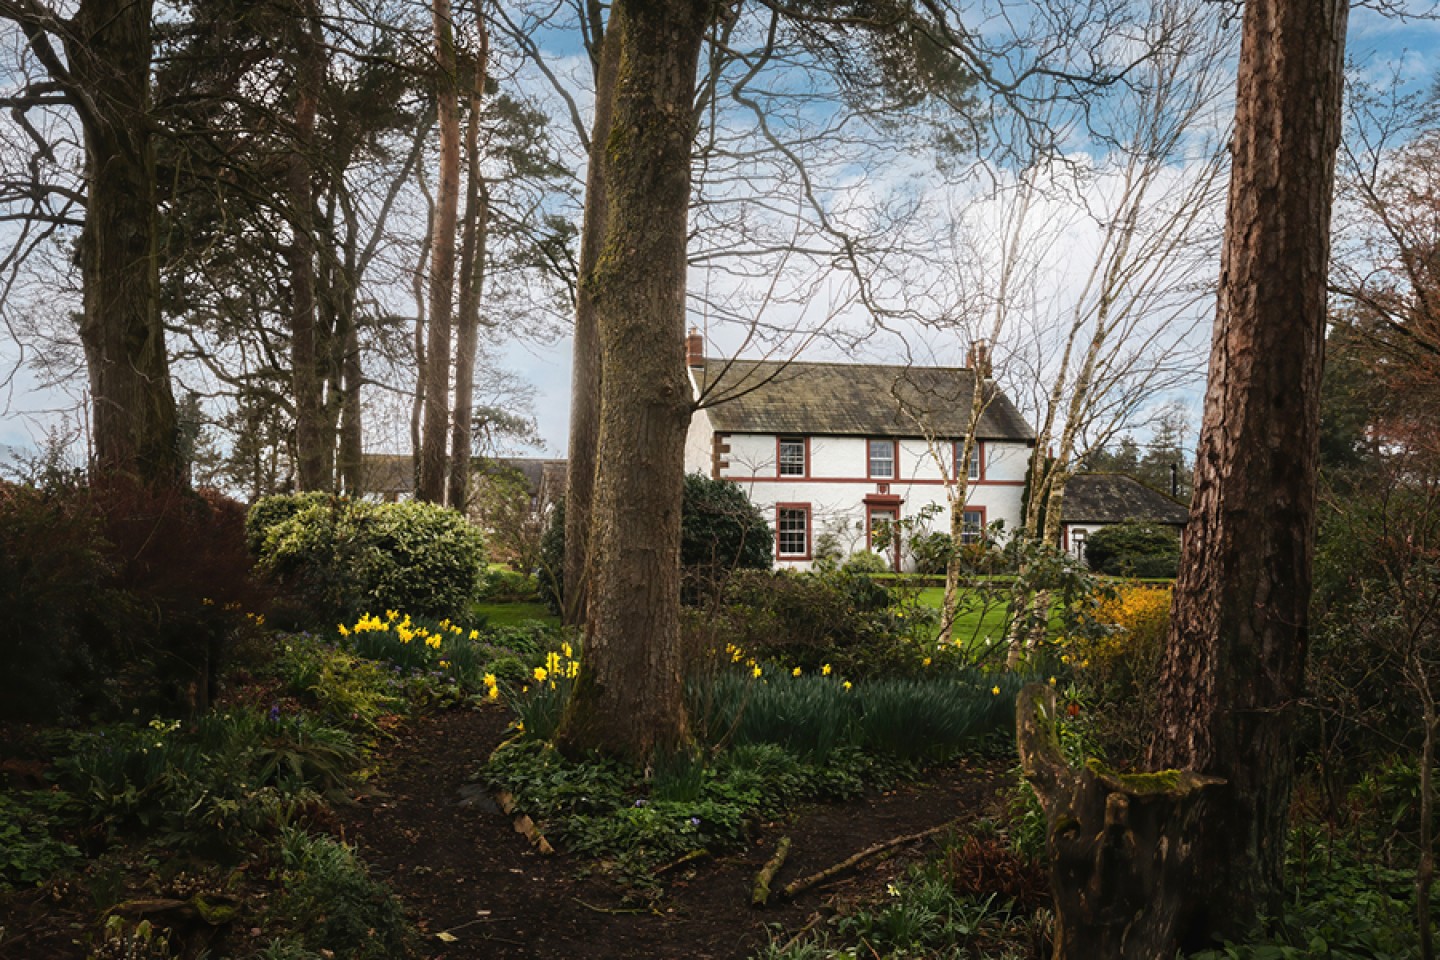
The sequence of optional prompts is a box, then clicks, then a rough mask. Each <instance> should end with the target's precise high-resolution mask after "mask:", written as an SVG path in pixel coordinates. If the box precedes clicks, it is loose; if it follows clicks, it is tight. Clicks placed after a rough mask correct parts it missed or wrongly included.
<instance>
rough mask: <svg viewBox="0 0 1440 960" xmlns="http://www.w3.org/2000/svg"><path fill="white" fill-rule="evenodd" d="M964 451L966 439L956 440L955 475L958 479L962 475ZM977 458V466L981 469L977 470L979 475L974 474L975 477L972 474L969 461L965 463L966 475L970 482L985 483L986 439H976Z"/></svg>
mask: <svg viewBox="0 0 1440 960" xmlns="http://www.w3.org/2000/svg"><path fill="white" fill-rule="evenodd" d="M964 453H965V441H964V440H956V441H955V477H956V479H959V477H960V458H961V456H963V455H964ZM975 460H976V462H977V466H978V467H979V469H978V471H977V474H978V475H977V476H973V477H972V476H970V464H969V463H966V464H965V477H966V479H967V481H968V482H970V483H984V482H985V441H984V440H976V441H975Z"/></svg>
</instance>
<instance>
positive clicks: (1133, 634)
mask: <svg viewBox="0 0 1440 960" xmlns="http://www.w3.org/2000/svg"><path fill="white" fill-rule="evenodd" d="M1170 595H1171V590H1170V588H1169V587H1157V586H1151V585H1148V584H1147V585H1141V584H1132V585H1127V586H1123V587H1120V588H1119V589H1118V590H1116V591H1115V592H1114V594H1113V595H1111V596H1109V597H1105V598H1103V599H1101V601H1100V602H1099V603H1098V604H1097V605H1096V607H1095V611H1094V613H1093V614H1092V615H1091V616H1092V619H1094V620H1095V621H1096V622H1097V623H1100V624H1102V625H1104V626H1107V627H1109V628H1111V629H1110V632H1109V633H1107V634H1105V635H1104V636H1102V637H1100V638H1098V639H1095V640H1090V641H1088V642H1085V643H1083V644H1082V645H1081V649H1080V651H1079V652H1080V653H1082V655H1083V656H1084V657H1088V658H1089V659H1090V660H1091V661H1093V662H1096V663H1097V664H1104V663H1107V662H1110V661H1114V660H1116V659H1117V658H1124V659H1126V660H1130V659H1133V658H1134V657H1136V656H1137V655H1139V656H1149V655H1151V654H1152V653H1153V652H1154V651H1156V650H1159V649H1160V644H1161V643H1162V642H1163V641H1164V639H1165V631H1166V630H1168V629H1169V628H1170Z"/></svg>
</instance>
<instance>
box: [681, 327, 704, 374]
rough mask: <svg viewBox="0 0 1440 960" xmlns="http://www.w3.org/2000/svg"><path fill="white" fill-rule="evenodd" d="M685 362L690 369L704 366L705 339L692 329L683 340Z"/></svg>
mask: <svg viewBox="0 0 1440 960" xmlns="http://www.w3.org/2000/svg"><path fill="white" fill-rule="evenodd" d="M685 362H686V364H687V365H689V366H691V367H703V366H705V338H704V337H703V336H701V335H700V331H699V330H696V329H695V328H694V327H691V328H690V335H689V336H688V337H686V338H685Z"/></svg>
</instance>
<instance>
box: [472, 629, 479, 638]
mask: <svg viewBox="0 0 1440 960" xmlns="http://www.w3.org/2000/svg"><path fill="white" fill-rule="evenodd" d="M470 639H471V640H479V639H480V631H479V630H471V631H470Z"/></svg>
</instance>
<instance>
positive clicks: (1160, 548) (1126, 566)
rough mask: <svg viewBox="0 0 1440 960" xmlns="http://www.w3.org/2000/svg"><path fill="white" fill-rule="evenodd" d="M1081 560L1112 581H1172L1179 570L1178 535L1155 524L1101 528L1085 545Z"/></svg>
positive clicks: (1116, 525)
mask: <svg viewBox="0 0 1440 960" xmlns="http://www.w3.org/2000/svg"><path fill="white" fill-rule="evenodd" d="M1085 560H1086V562H1087V563H1089V564H1090V569H1091V570H1094V571H1095V572H1096V573H1104V574H1108V575H1110V576H1112V577H1140V578H1142V579H1174V577H1175V574H1176V573H1177V572H1178V571H1179V569H1180V535H1179V534H1178V533H1176V532H1175V531H1174V530H1173V529H1172V528H1170V527H1167V526H1164V525H1163V524H1158V523H1143V522H1129V523H1117V524H1115V525H1114V526H1111V527H1104V528H1103V529H1100V530H1096V531H1095V532H1094V533H1092V534H1090V536H1089V538H1088V539H1086V541H1085Z"/></svg>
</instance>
